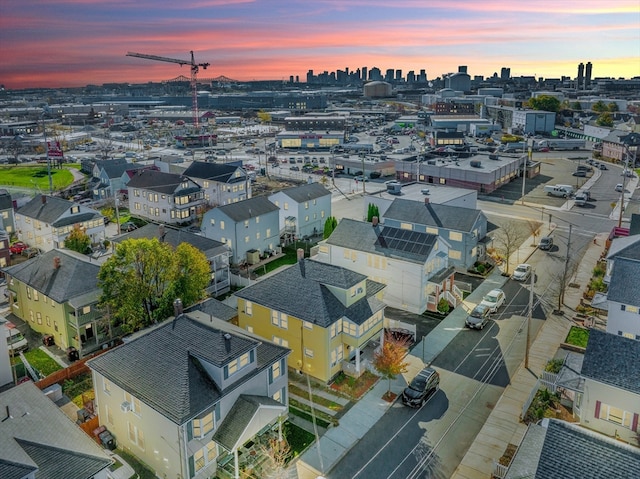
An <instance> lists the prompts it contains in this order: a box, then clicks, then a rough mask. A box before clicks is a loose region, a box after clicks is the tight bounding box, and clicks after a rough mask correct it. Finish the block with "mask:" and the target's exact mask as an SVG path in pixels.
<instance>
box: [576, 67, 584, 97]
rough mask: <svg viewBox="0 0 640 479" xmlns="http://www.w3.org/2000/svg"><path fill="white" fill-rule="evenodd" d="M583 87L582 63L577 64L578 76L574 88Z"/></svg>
mask: <svg viewBox="0 0 640 479" xmlns="http://www.w3.org/2000/svg"><path fill="white" fill-rule="evenodd" d="M581 88H584V63H579V64H578V78H577V79H576V89H577V90H579V89H581Z"/></svg>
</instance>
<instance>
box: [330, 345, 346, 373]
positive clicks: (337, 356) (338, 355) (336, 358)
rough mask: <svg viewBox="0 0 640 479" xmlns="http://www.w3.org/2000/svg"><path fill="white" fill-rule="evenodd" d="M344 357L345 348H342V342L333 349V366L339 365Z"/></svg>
mask: <svg viewBox="0 0 640 479" xmlns="http://www.w3.org/2000/svg"><path fill="white" fill-rule="evenodd" d="M343 357H344V350H343V348H342V344H340V345H338V347H336V348H335V349H333V350H332V351H331V367H333V366H335V365H337V364H339V363H340V361H342V359H343Z"/></svg>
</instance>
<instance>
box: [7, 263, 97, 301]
mask: <svg viewBox="0 0 640 479" xmlns="http://www.w3.org/2000/svg"><path fill="white" fill-rule="evenodd" d="M56 257H58V258H60V266H59V267H58V268H56V267H55V264H54V258H56ZM85 258H86V257H85V256H84V255H80V254H78V253H74V252H72V251H69V250H51V251H47V252H46V253H43V254H41V255H38V256H35V257H33V258H31V259H29V260H27V261H25V262H24V263H19V264H16V265H13V266H9V267H7V268H4V270H3V271H5V272H6V273H7V274H9V275H10V276H12V277H14V278H15V279H17V280H18V281H20V282H22V283H24V284H26V285H27V286H30V287H32V288H34V289H35V290H37V291H39V292H40V293H42V294H44V295H46V296H48V297H49V298H51V299H53V300H54V301H56V302H57V303H65V302H67V301H69V300H70V299H72V298H75V297H78V296H81V295H84V294H87V293H95V292H96V291H99V288H98V272H99V271H100V266H99V265H98V264H96V263H91V262H90V261H89V259H88V258H86V259H85Z"/></svg>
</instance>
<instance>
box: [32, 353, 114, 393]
mask: <svg viewBox="0 0 640 479" xmlns="http://www.w3.org/2000/svg"><path fill="white" fill-rule="evenodd" d="M106 351H108V349H102V350H100V351H97V352H95V353H93V354H92V355H91V356H86V357H84V358H82V359H80V360H79V361H76V362H74V363H73V364H72V365H71V366H68V367H66V368H64V369H61V370H60V371H56V372H54V373H51V374H49V375H48V376H47V377H46V378H44V379H41V380H40V381H37V382H36V383H35V384H36V386H38V387H39V388H40V389H46V388H48V387H49V386H52V385H54V384H59V383H62V382H64V381H66V380H67V379H71V378H75V377H76V376H80V375H81V374H88V373H90V372H91V370H90V369H89V366H87V365H86V362H87V361H88V360H89V359H92V358H95V357H96V356H98V355H100V354H102V353H104V352H106Z"/></svg>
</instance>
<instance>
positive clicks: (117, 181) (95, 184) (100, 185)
mask: <svg viewBox="0 0 640 479" xmlns="http://www.w3.org/2000/svg"><path fill="white" fill-rule="evenodd" d="M141 169H156V170H157V168H156V167H155V166H147V165H142V164H139V163H138V164H136V163H129V162H127V161H113V160H107V161H96V164H95V165H94V167H93V172H92V174H93V177H92V178H91V180H90V182H89V187H88V188H89V190H91V191H92V194H93V198H94V199H96V200H104V199H107V198H114V197H116V195H119V194H121V193H125V194H126V192H127V184H128V183H129V180H130V179H131V178H132V177H133V175H134V174H135V172H136V171H138V170H141Z"/></svg>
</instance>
